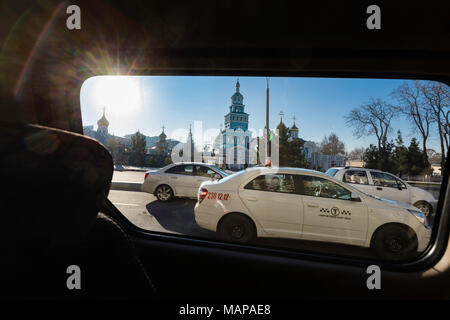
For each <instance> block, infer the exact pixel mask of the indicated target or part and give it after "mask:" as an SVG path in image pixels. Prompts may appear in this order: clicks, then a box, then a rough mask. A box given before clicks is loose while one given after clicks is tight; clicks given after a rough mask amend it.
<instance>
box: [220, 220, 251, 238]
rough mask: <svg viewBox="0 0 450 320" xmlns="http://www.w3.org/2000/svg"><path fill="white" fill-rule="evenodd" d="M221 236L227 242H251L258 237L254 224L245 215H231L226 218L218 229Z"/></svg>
mask: <svg viewBox="0 0 450 320" xmlns="http://www.w3.org/2000/svg"><path fill="white" fill-rule="evenodd" d="M218 232H219V235H220V236H221V237H222V238H223V239H224V240H226V241H234V242H243V243H246V242H250V241H252V240H253V239H254V238H255V236H256V229H255V226H254V224H253V222H252V221H251V220H250V219H249V218H247V217H246V216H244V215H241V214H230V215H228V216H226V217H225V218H224V220H223V221H222V222H221V223H220V225H219V228H218Z"/></svg>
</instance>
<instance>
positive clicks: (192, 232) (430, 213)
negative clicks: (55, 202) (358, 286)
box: [80, 75, 448, 257]
mask: <svg viewBox="0 0 450 320" xmlns="http://www.w3.org/2000/svg"><path fill="white" fill-rule="evenodd" d="M268 84H269V85H270V88H267V85H268ZM377 84H380V85H377ZM202 88H207V90H206V91H205V90H202ZM294 88H303V89H302V90H297V89H294ZM317 88H320V90H317ZM336 88H339V95H338V96H336V95H332V96H333V97H334V98H333V99H332V100H329V99H326V96H327V95H324V94H323V93H324V92H335V90H336ZM350 88H352V89H350ZM356 88H358V90H356ZM379 88H384V89H383V91H380V92H379V96H378V93H377V90H378V89H379ZM412 88H413V89H414V92H419V93H420V99H419V100H417V101H418V102H420V103H421V110H422V111H423V112H424V114H423V115H424V116H427V114H428V115H429V116H430V117H431V118H430V120H432V119H435V118H436V115H432V114H429V113H427V112H431V111H432V109H431V105H430V104H432V103H434V102H433V101H435V100H433V99H434V98H433V97H434V96H435V93H439V94H440V96H442V97H444V96H446V95H445V94H446V92H448V87H446V86H445V85H443V84H441V83H438V82H433V81H422V80H420V81H418V82H416V81H413V80H398V79H397V80H395V79H350V78H349V79H347V78H346V79H342V78H341V79H331V78H305V77H289V78H284V77H269V78H266V77H257V76H255V77H250V76H248V77H247V76H240V77H239V78H237V77H232V76H177V75H164V76H162V75H159V76H157V75H153V76H117V77H116V76H95V77H91V78H89V79H87V80H86V81H85V82H84V83H83V86H82V89H81V93H80V99H81V100H80V103H81V111H82V118H83V132H84V134H85V135H87V136H89V137H92V138H94V139H96V140H98V141H99V142H101V143H102V144H103V145H104V146H105V147H106V148H107V149H108V150H109V152H110V154H111V156H112V158H113V161H114V165H115V168H116V169H115V170H114V174H113V179H112V183H111V190H110V192H109V200H110V201H111V203H112V204H114V205H115V207H116V208H118V210H119V211H121V212H122V213H123V215H124V216H125V217H126V218H127V219H128V220H129V221H130V222H132V223H134V224H135V225H136V226H138V227H140V228H142V229H145V230H148V231H149V232H156V233H171V234H175V235H176V236H178V237H186V238H191V237H194V238H206V239H218V237H219V236H220V239H222V237H221V236H222V235H223V234H224V232H225V231H226V230H232V229H233V228H228V229H226V230H223V229H221V228H224V226H226V225H227V224H222V222H221V223H218V222H219V221H226V220H223V219H226V217H227V215H229V214H230V213H239V214H244V215H247V216H248V217H253V218H252V219H254V220H253V223H254V225H256V226H261V225H262V224H264V223H265V221H263V220H264V217H263V216H264V214H269V215H270V217H271V219H270V224H273V225H271V226H265V227H266V228H268V229H270V230H269V232H266V233H264V234H265V235H268V234H270V237H269V238H266V237H262V238H263V239H261V237H260V236H259V234H256V235H254V237H253V238H254V239H255V241H256V243H258V245H262V246H265V245H266V244H267V245H268V246H275V247H281V248H283V249H286V246H290V245H291V244H293V247H292V248H293V249H298V250H301V249H300V248H306V250H309V251H311V250H310V249H311V248H310V247H308V245H306V244H304V243H301V241H299V239H302V240H303V241H304V240H308V239H312V240H313V241H316V240H315V239H323V241H321V244H320V245H317V246H314V248H317V249H318V250H319V251H328V252H331V253H333V254H336V252H335V251H334V250H335V244H336V243H339V244H341V245H347V244H355V241H354V239H355V237H359V238H360V239H362V240H361V243H360V245H361V247H364V250H367V251H370V255H372V253H373V252H372V251H373V250H372V248H371V245H370V244H371V243H372V239H371V237H373V236H374V235H373V234H371V233H370V232H366V231H367V230H372V231H374V230H376V228H384V226H385V225H389V224H390V223H393V222H395V223H397V222H399V221H400V222H402V223H405V225H409V226H410V227H411V228H412V229H414V230H419V231H420V233H419V232H418V233H417V234H416V237H417V239H418V251H421V252H423V251H424V249H425V247H426V246H427V244H428V239H431V238H430V237H429V232H431V231H430V230H432V226H433V224H434V225H436V221H435V219H436V218H435V217H439V215H436V213H437V211H438V209H439V208H440V207H439V205H438V199H439V193H440V191H441V190H442V188H443V187H444V188H445V187H446V186H445V185H444V184H443V181H444V182H445V179H443V174H442V172H443V171H442V170H443V168H442V163H444V162H445V160H446V159H445V155H446V153H445V152H443V151H441V150H442V149H441V146H440V144H439V141H446V137H445V136H442V140H440V139H439V135H440V134H439V132H438V131H437V130H436V128H438V127H439V126H438V124H437V123H436V122H435V121H434V120H433V121H434V122H433V121H432V122H430V124H431V123H432V124H433V125H432V126H431V127H430V137H433V139H434V140H433V139H428V140H427V143H426V147H427V150H423V149H424V146H425V145H424V143H423V139H421V137H420V134H419V133H420V132H419V131H411V130H410V129H413V128H410V126H412V125H413V124H414V121H413V119H412V118H411V117H414V116H416V114H410V116H406V115H405V112H406V111H408V109H407V108H406V107H407V105H405V104H404V103H405V102H404V100H397V99H396V98H395V99H394V98H393V96H392V95H391V93H392V92H394V91H396V92H397V94H400V95H402V97H403V99H407V98H408V96H405V95H404V93H408V92H411V89H412ZM267 89H270V96H269V97H270V99H271V100H273V101H271V102H270V103H271V106H272V108H270V113H268V114H267V115H266V110H267V109H266V105H265V102H267V101H268V100H267V99H266V98H267V97H266V94H267ZM360 89H361V90H360ZM416 89H417V90H416ZM408 90H409V91H408ZM446 90H447V91H446ZM304 92H308V93H309V96H308V98H307V97H306V96H304ZM372 96H373V97H374V98H371V97H372ZM280 97H281V98H280ZM283 97H284V98H283ZM230 98H231V99H230ZM280 99H281V100H283V99H285V100H286V101H285V102H286V103H284V104H283V103H281V102H282V101H281V102H280ZM305 99H306V100H305ZM336 99H337V100H336ZM430 99H431V100H430ZM258 101H260V102H261V101H262V104H261V103H259V102H258ZM287 102H289V103H287ZM280 104H282V105H285V106H284V107H283V109H284V110H281V109H278V110H277V108H278V107H276V106H277V105H280ZM401 104H404V105H403V108H404V109H403V111H404V112H398V109H397V108H399V107H400V105H401ZM302 105H304V106H310V107H308V108H311V110H310V112H304V110H303V109H302V108H301V107H299V106H302ZM336 105H339V106H340V107H339V112H337V113H336V112H335V111H336ZM124 106H126V108H124ZM313 106H314V107H313ZM394 107H395V108H394ZM435 107H436V108H437V106H435ZM211 108H213V109H211ZM211 110H213V112H211ZM305 110H306V109H305ZM378 111H380V112H382V113H383V114H384V115H385V116H386V117H387V118H386V119H387V120H386V121H387V123H386V124H383V127H384V125H388V124H389V128H387V131H386V132H387V133H388V134H387V137H386V141H378V138H377V136H376V134H373V132H374V130H376V129H378V128H373V127H371V126H372V125H375V126H376V125H378V123H374V122H371V121H370V119H373V116H374V113H376V112H378ZM441 113H442V112H441ZM266 116H267V117H266ZM394 116H395V117H397V118H398V119H395V118H394ZM266 118H267V120H269V123H268V124H269V127H268V128H267V124H266ZM391 120H392V121H391ZM444 127H445V122H443V123H441V128H444ZM432 128H434V129H433V130H432ZM431 131H433V132H431ZM410 132H415V133H414V134H409V133H410ZM445 132H446V131H445V130H443V131H442V135H444V134H445ZM402 135H403V136H402ZM447 138H448V137H447ZM380 148H381V149H380ZM425 151H426V152H425ZM425 155H426V157H425ZM427 159H428V160H427ZM166 166H170V169H168V170H166V172H162V171H164V169H163V170H161V169H160V168H167V167H166ZM266 167H271V169H270V170H267V168H266ZM276 168H279V170H278V169H277V170H278V171H275V170H273V169H276ZM363 168H364V169H363ZM312 171H314V172H312ZM371 171H372V172H373V181H374V182H375V185H377V186H376V187H373V186H372V185H371V187H367V188H364V186H368V184H369V183H372V180H371V179H372V176H371V175H370V172H371ZM215 172H218V173H219V174H221V175H222V176H224V178H222V179H211V175H212V174H214V173H215ZM317 172H322V173H323V172H325V173H326V175H319V174H317ZM165 174H167V176H164V175H165ZM194 174H196V177H202V178H199V179H195V178H194V179H184V178H183V177H192V176H193V175H194ZM175 175H176V176H175ZM396 176H398V177H400V178H404V180H405V181H406V182H407V184H406V186H405V187H408V188H409V185H411V186H414V187H417V188H420V190H414V191H417V192H397V191H398V190H395V189H394V188H398V184H399V182H398V181H397V180H398V179H399V178H396ZM334 177H339V179H338V180H339V181H338V180H336V179H334ZM205 180H206V181H205ZM441 184H442V186H441ZM359 186H363V188H361V189H363V190H362V191H364V192H365V193H367V194H368V196H365V195H364V194H363V193H362V191H361V190H359V189H355V188H357V187H359ZM383 186H385V187H386V188H382V189H383V190H381V191H380V190H378V189H380V188H381V187H383ZM243 187H245V188H246V189H244V190H239V189H240V188H243ZM387 187H391V188H387ZM250 190H254V192H253V191H252V192H247V191H250ZM241 191H244V192H241ZM351 191H354V192H355V193H357V194H359V195H360V199H359V200H360V201H357V199H352V198H351ZM389 191H393V192H389ZM269 193H270V197H267V196H268V195H269ZM241 194H242V195H249V194H251V196H248V198H249V199H247V198H245V199H244V198H241ZM283 194H284V195H285V196H283ZM289 194H291V195H292V196H288V195H289ZM294 195H299V196H294ZM302 195H303V196H302ZM287 198H291V199H292V200H293V201H292V203H289V201H286V199H287ZM296 199H298V202H296ZM305 199H306V201H309V202H311V203H312V206H311V207H305V208H304V210H305V212H303V213H302V212H298V211H297V209H298V208H297V207H303V206H302V201H303V200H305ZM327 199H328V200H327ZM333 199H336V202H337V204H338V205H336V207H338V208H339V209H340V210H341V211H342V212H347V211H350V212H351V220H347V219H342V221H341V220H330V219H331V218H330V217H328V218H329V219H328V220H325V218H324V216H323V213H324V212H327V210H331V209H333V206H332V205H331V206H329V207H328V206H327V205H328V204H331V203H332V202H334V201H329V200H333ZM344 200H345V201H344ZM385 200H395V201H396V202H397V203H398V202H400V203H402V206H396V205H394V204H393V201H390V202H389V203H388V202H386V201H385ZM316 204H317V205H319V208H318V209H317V206H315V205H316ZM346 206H348V207H352V209H354V208H357V207H358V208H359V209H358V211H356V209H355V210H347V209H345V208H344V207H346ZM296 208H297V209H296ZM407 208H409V210H408V209H407ZM321 209H322V210H323V211H322V212H320V210H321ZM364 210H366V211H364ZM370 210H376V212H377V215H376V216H374V215H370V214H369V212H372V211H370ZM420 213H423V214H424V215H426V216H427V217H428V218H427V219H428V220H427V221H430V223H429V224H427V223H426V221H425V219H423V218H421V217H420V215H419V214H420ZM260 214H262V216H260V218H258V215H260ZM302 214H303V215H304V216H302ZM321 214H322V215H321ZM308 215H309V216H308ZM325 215H327V214H325ZM411 215H414V217H413V218H412V219H411ZM344 216H345V215H344ZM318 217H320V219H319V218H318ZM336 217H340V216H339V215H338V216H336ZM346 217H347V218H350V214H348V215H347V216H346ZM381 217H382V218H381ZM316 218H318V220H317V221H316ZM258 219H260V220H258ZM233 222H235V221H233ZM315 222H317V224H316V225H313V224H314V223H315ZM337 222H341V223H337ZM230 223H231V222H230ZM293 223H294V224H295V223H296V224H298V225H295V226H294V225H292V224H293ZM303 223H309V224H310V225H308V226H307V225H303ZM311 223H312V224H311ZM322 223H323V225H322ZM359 223H361V225H357V224H359ZM369 224H370V226H374V227H373V228H369V227H368V225H369ZM330 225H331V227H330ZM430 225H431V227H430V228H429V226H430ZM228 226H229V225H228ZM291 228H292V229H293V230H297V231H296V232H297V234H295V232H294V233H292V234H291V235H293V237H291V236H287V235H288V234H289V229H291ZM308 228H311V229H314V230H313V231H314V232H313V231H311V229H310V230H309V231H308ZM423 228H425V230H423ZM302 230H307V231H305V233H303V231H302ZM358 230H359V231H358ZM402 230H404V229H402ZM402 230H400V232H401V231H402ZM310 231H311V232H310ZM397 231H398V230H397ZM397 231H396V232H397ZM315 232H317V234H313V233H315ZM358 232H361V233H360V234H359V235H358V236H355V237H353V236H351V235H352V234H356V233H358ZM410 234H411V235H412V234H413V233H410ZM308 237H310V238H308ZM279 238H289V243H288V242H287V241H277V240H276V239H279ZM331 244H333V245H331ZM322 249H323V250H322ZM359 249H361V248H359ZM394 249H395V248H394ZM314 250H315V249H314ZM340 252H343V254H344V255H356V256H359V253H360V251H358V250H356V251H352V250H350V249H349V248H347V247H346V248H345V249H342V250H340ZM347 253H348V254H347ZM373 257H375V256H373Z"/></svg>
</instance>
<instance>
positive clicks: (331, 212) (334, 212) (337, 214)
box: [319, 207, 352, 220]
mask: <svg viewBox="0 0 450 320" xmlns="http://www.w3.org/2000/svg"><path fill="white" fill-rule="evenodd" d="M320 212H321V213H320V214H319V217H330V218H338V219H346V220H350V217H349V216H351V215H352V214H351V212H350V211H348V210H342V211H341V210H339V208H338V207H332V208H331V209H328V208H320ZM344 216H346V217H344Z"/></svg>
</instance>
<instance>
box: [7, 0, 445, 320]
mask: <svg viewBox="0 0 450 320" xmlns="http://www.w3.org/2000/svg"><path fill="white" fill-rule="evenodd" d="M74 4H76V5H77V6H78V7H79V8H80V9H81V29H69V28H68V27H67V26H66V23H67V19H68V17H69V16H70V12H67V11H66V9H67V7H68V6H69V5H70V4H69V2H66V1H57V0H45V1H38V0H20V1H2V2H1V3H0V12H1V13H0V15H1V17H2V18H1V20H0V44H1V47H0V48H1V51H0V101H1V111H0V121H1V126H0V132H1V134H0V141H1V148H2V151H1V156H0V159H1V165H0V172H1V177H2V180H3V181H4V183H3V185H4V187H3V188H2V193H3V196H2V199H3V200H2V201H1V204H0V206H1V210H0V212H1V214H2V221H3V223H2V226H3V228H2V232H1V233H0V238H1V241H0V246H1V248H2V250H1V251H2V252H3V259H2V263H1V266H0V268H1V273H0V274H1V275H2V286H1V289H0V290H1V295H0V296H1V298H2V299H27V300H30V299H31V300H47V299H65V300H86V299H101V300H111V299H113V300H117V299H120V300H121V299H139V300H152V301H160V300H174V301H178V302H180V301H181V303H185V302H187V301H206V300H208V301H214V302H216V303H224V301H230V300H232V301H247V303H249V301H252V302H261V303H263V302H267V301H290V300H303V299H315V300H317V299H339V300H342V299H359V300H367V299H370V300H371V299H374V300H386V299H413V300H422V299H449V298H450V247H449V246H448V240H449V237H450V189H449V188H450V187H449V185H448V178H449V172H450V171H449V170H450V168H449V163H448V161H447V162H446V163H445V167H444V168H443V174H442V176H443V178H442V185H441V192H440V194H439V199H438V200H439V202H438V206H437V210H436V213H435V218H434V225H433V229H432V234H431V240H430V244H429V246H428V247H427V249H426V250H425V251H424V252H422V253H421V254H420V255H419V256H418V257H415V258H414V259H412V260H407V261H404V262H393V261H379V260H377V259H374V258H372V257H352V256H342V255H340V254H337V253H334V252H332V251H331V252H325V253H324V252H316V251H315V250H314V249H310V250H308V249H307V248H306V249H304V250H298V251H297V250H289V249H283V248H278V247H270V246H268V247H264V246H260V245H256V246H253V245H248V244H240V243H230V242H223V241H220V240H219V239H215V238H211V239H206V238H201V237H183V236H179V235H175V234H169V233H167V234H164V233H158V232H151V231H149V230H144V229H143V228H140V227H138V226H136V225H134V224H133V223H131V222H130V221H129V220H128V219H127V218H126V217H125V216H124V215H123V213H122V212H121V210H119V209H118V207H117V206H115V205H114V204H113V203H112V202H111V201H110V200H109V199H108V193H109V192H110V188H111V183H112V177H113V171H114V164H113V159H112V156H111V154H110V152H109V151H108V149H107V148H106V147H105V146H104V145H103V144H102V143H100V142H99V141H97V140H96V139H94V138H91V137H87V136H85V135H83V125H84V124H83V123H82V115H81V111H80V91H81V87H82V85H83V82H84V81H85V80H86V79H88V78H90V77H93V76H97V75H136V76H147V75H157V76H161V75H164V76H165V75H167V76H169V75H170V76H187V75H189V76H241V77H244V76H264V77H266V76H272V77H276V76H279V77H292V76H295V77H329V78H332V77H335V78H336V77H339V78H347V77H351V78H364V79H366V78H368V79H370V78H383V79H391V78H401V79H403V78H406V79H426V80H434V81H440V82H442V83H445V84H447V85H450V61H449V56H450V54H449V53H450V41H448V40H449V35H450V25H449V23H448V12H449V9H450V7H449V3H448V2H447V3H444V2H438V1H427V2H426V3H419V4H417V3H412V2H409V3H407V4H401V3H396V2H389V3H381V4H379V6H380V8H381V12H382V20H381V21H382V27H381V29H379V30H370V29H368V28H367V27H366V19H367V17H368V14H367V13H366V9H367V7H368V6H369V5H371V4H372V3H371V2H368V1H361V2H358V3H347V2H339V1H336V2H326V3H322V2H320V3H315V2H308V3H307V4H306V3H301V4H296V5H294V4H293V3H291V2H284V1H217V2H216V1H195V2H189V1H142V0H128V1H119V0H111V1H106V0H99V1H84V0H79V1H75V2H74ZM99 58H101V59H99ZM324 94H326V93H324ZM155 112H156V111H155ZM308 112H311V113H313V112H314V108H313V107H311V110H309V111H308ZM182 116H183V115H182V114H180V115H179V117H182ZM352 177H353V178H357V179H359V178H360V177H359V176H358V175H354V176H352ZM287 182H288V181H282V182H280V179H279V177H276V176H275V178H274V179H273V180H272V181H270V183H272V187H274V188H292V186H289V185H288V184H287ZM280 183H281V184H280ZM283 183H284V185H283ZM71 265H77V266H79V267H80V269H81V290H68V287H67V281H68V280H67V279H68V276H69V275H70V273H69V272H68V269H67V267H68V266H71ZM371 265H377V266H379V267H380V269H381V289H380V290H370V289H368V287H367V279H368V277H369V276H370V273H368V271H367V270H368V269H367V268H368V267H369V266H371ZM31 270H32V272H33V276H30V272H31ZM294 306H295V305H294V304H291V305H290V307H291V308H294ZM173 308H175V307H173ZM171 312H172V313H173V312H174V311H171ZM167 317H168V316H167Z"/></svg>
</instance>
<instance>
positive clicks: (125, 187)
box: [110, 181, 142, 191]
mask: <svg viewBox="0 0 450 320" xmlns="http://www.w3.org/2000/svg"><path fill="white" fill-rule="evenodd" d="M110 189H111V190H122V191H142V183H139V182H127V181H112V182H111V188H110Z"/></svg>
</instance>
